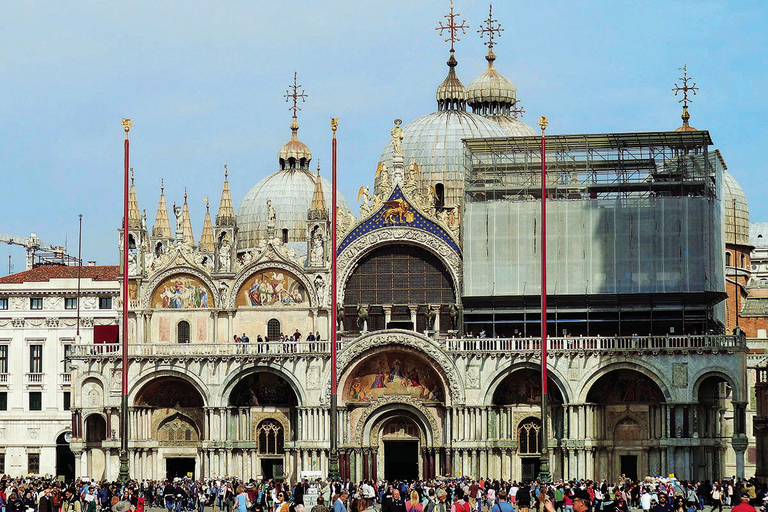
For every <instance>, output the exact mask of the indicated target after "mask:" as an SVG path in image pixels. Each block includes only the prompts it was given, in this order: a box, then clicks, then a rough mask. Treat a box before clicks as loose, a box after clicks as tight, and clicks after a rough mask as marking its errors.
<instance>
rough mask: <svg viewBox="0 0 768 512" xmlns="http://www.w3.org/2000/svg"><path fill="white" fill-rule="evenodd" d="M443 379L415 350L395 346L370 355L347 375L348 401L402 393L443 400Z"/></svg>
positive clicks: (346, 399)
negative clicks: (392, 348)
mask: <svg viewBox="0 0 768 512" xmlns="http://www.w3.org/2000/svg"><path fill="white" fill-rule="evenodd" d="M442 387H443V386H442V382H441V380H440V378H439V377H438V375H437V374H436V373H435V371H434V370H433V369H432V368H431V365H430V364H429V363H428V362H427V361H424V360H422V358H421V357H419V356H417V355H416V354H414V353H413V352H411V351H404V350H393V351H387V352H383V353H380V354H376V355H375V356H373V357H370V358H368V360H367V361H365V362H364V363H362V364H361V365H360V366H358V367H357V368H356V369H355V370H354V371H353V372H352V374H351V375H350V376H349V378H348V379H347V383H346V386H345V388H344V392H343V395H342V396H343V397H344V401H346V402H347V403H350V402H351V403H354V402H359V403H364V402H371V401H372V400H376V399H378V398H380V397H382V396H388V395H400V396H410V397H412V398H418V399H420V400H424V401H427V402H442V401H443V399H444V395H443V389H442Z"/></svg>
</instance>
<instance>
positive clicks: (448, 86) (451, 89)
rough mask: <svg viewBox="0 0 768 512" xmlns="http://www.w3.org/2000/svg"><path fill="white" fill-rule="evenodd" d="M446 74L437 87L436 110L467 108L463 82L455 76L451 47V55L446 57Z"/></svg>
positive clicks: (454, 60) (454, 59)
mask: <svg viewBox="0 0 768 512" xmlns="http://www.w3.org/2000/svg"><path fill="white" fill-rule="evenodd" d="M446 64H448V76H446V77H445V80H443V83H441V84H440V85H439V86H438V87H437V92H436V93H435V98H437V109H438V110H453V109H458V110H466V108H467V93H466V90H465V89H464V84H462V83H461V80H459V77H457V76H456V64H458V62H456V57H455V55H454V51H453V49H451V56H450V58H449V59H448V62H447V63H446Z"/></svg>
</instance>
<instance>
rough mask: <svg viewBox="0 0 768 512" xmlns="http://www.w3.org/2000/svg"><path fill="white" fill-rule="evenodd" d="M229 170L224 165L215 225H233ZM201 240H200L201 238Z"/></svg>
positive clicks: (233, 212) (233, 216) (233, 213)
mask: <svg viewBox="0 0 768 512" xmlns="http://www.w3.org/2000/svg"><path fill="white" fill-rule="evenodd" d="M228 176H229V171H228V170H227V166H226V164H225V165H224V188H222V189H221V201H219V211H218V213H217V214H216V227H220V226H234V225H235V210H234V208H232V194H230V192H229V179H228ZM201 242H202V240H201Z"/></svg>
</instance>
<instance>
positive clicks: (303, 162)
mask: <svg viewBox="0 0 768 512" xmlns="http://www.w3.org/2000/svg"><path fill="white" fill-rule="evenodd" d="M291 132H292V133H291V140H289V141H288V142H286V143H285V144H284V145H283V147H282V148H280V151H279V152H278V153H277V160H278V161H279V162H280V169H281V170H286V169H302V170H307V171H308V170H309V162H310V161H311V160H312V152H311V151H310V150H309V148H308V147H307V145H306V144H304V143H303V142H301V141H300V140H299V123H298V121H297V120H296V116H294V117H293V122H292V123H291Z"/></svg>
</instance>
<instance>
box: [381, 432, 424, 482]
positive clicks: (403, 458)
mask: <svg viewBox="0 0 768 512" xmlns="http://www.w3.org/2000/svg"><path fill="white" fill-rule="evenodd" d="M418 451H419V443H418V441H384V478H386V479H387V480H389V481H390V482H391V481H392V480H395V479H397V480H416V479H418V478H419V453H418Z"/></svg>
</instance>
